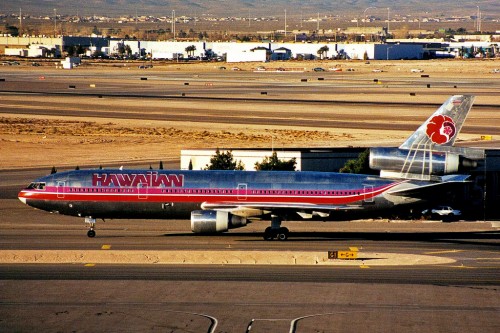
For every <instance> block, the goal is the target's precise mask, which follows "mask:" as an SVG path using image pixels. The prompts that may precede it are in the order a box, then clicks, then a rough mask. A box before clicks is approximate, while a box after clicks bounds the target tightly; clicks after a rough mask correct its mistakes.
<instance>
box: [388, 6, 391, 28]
mask: <svg viewBox="0 0 500 333" xmlns="http://www.w3.org/2000/svg"><path fill="white" fill-rule="evenodd" d="M390 13H391V9H390V8H389V7H387V34H389V26H390V24H391V16H390Z"/></svg>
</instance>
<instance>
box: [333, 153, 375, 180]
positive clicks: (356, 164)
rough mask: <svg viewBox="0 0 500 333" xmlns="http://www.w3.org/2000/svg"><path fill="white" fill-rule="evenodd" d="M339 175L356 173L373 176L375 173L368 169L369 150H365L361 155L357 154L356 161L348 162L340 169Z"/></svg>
mask: <svg viewBox="0 0 500 333" xmlns="http://www.w3.org/2000/svg"><path fill="white" fill-rule="evenodd" d="M339 172H341V173H358V174H368V175H373V174H376V173H377V172H376V171H375V170H372V169H370V150H369V149H366V150H365V151H363V152H362V153H361V154H359V156H358V158H357V159H354V160H348V161H347V162H346V163H345V165H344V166H343V167H342V168H340V170H339Z"/></svg>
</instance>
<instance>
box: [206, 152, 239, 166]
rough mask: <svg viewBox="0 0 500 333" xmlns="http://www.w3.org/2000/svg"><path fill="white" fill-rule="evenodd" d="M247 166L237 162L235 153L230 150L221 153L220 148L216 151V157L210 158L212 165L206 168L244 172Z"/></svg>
mask: <svg viewBox="0 0 500 333" xmlns="http://www.w3.org/2000/svg"><path fill="white" fill-rule="evenodd" d="M244 169H245V166H244V165H243V164H242V163H241V161H238V162H236V161H235V160H234V158H233V153H232V152H231V151H230V150H228V151H226V152H225V153H221V152H220V150H219V148H217V150H216V151H215V155H212V157H211V158H210V164H207V165H206V166H205V170H244Z"/></svg>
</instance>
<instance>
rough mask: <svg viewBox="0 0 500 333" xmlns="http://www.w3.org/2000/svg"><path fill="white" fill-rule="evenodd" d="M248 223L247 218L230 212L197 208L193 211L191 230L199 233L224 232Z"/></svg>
mask: <svg viewBox="0 0 500 333" xmlns="http://www.w3.org/2000/svg"><path fill="white" fill-rule="evenodd" d="M246 225H247V219H246V218H244V217H241V216H236V215H233V214H231V213H229V212H223V211H216V210H195V211H192V212H191V230H192V231H193V232H194V233H198V234H209V233H216V232H224V231H228V230H229V229H235V228H241V227H244V226H246Z"/></svg>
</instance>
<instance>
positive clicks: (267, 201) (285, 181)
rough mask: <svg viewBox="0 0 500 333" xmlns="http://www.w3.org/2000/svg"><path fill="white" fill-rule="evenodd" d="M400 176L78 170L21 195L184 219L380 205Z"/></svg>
mask: <svg viewBox="0 0 500 333" xmlns="http://www.w3.org/2000/svg"><path fill="white" fill-rule="evenodd" d="M401 183H402V182H401V180H390V179H382V178H380V177H377V176H368V175H352V174H339V173H328V172H265V171H260V172H257V171H187V170H158V171H153V170H150V171H147V172H146V171H145V170H79V171H69V172H63V173H56V174H53V175H49V176H46V177H42V178H40V179H38V180H36V181H35V182H34V183H32V184H31V185H30V186H29V187H28V188H26V189H24V190H23V191H21V193H20V194H19V198H20V199H21V200H22V201H23V202H25V203H26V204H28V205H30V206H33V207H35V208H39V209H43V210H47V211H52V212H58V213H60V214H64V215H72V216H91V217H94V218H186V217H189V214H190V212H191V211H193V210H196V209H201V208H206V207H204V205H205V206H210V205H216V206H217V207H221V206H225V205H227V206H246V207H252V206H256V207H263V209H262V211H265V207H266V206H272V207H276V206H279V205H283V211H286V209H287V208H288V207H292V208H293V209H294V210H296V209H299V210H308V209H310V210H314V209H315V207H317V206H319V207H322V208H323V209H324V208H325V207H331V209H332V210H338V209H351V208H355V209H370V210H372V209H383V208H387V207H390V206H392V203H391V202H389V201H387V200H385V199H384V197H383V194H384V192H386V191H388V190H389V189H391V188H394V187H395V186H397V185H399V184H401Z"/></svg>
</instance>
